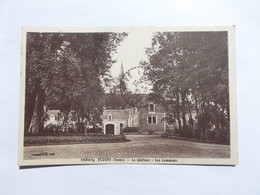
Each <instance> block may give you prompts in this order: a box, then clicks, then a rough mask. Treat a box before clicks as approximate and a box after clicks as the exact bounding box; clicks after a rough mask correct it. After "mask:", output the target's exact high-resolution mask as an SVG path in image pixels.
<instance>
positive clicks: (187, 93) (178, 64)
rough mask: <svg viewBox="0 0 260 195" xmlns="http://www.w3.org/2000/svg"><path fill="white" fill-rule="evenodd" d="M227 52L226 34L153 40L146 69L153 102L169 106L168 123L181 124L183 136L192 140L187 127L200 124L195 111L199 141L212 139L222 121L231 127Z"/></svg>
mask: <svg viewBox="0 0 260 195" xmlns="http://www.w3.org/2000/svg"><path fill="white" fill-rule="evenodd" d="M227 49H228V48H227V33H226V32H159V33H156V34H155V35H154V37H153V41H152V47H151V48H148V49H147V51H146V54H147V55H148V61H147V62H142V66H143V67H144V69H145V74H146V75H147V77H148V79H150V80H151V81H152V83H153V92H154V93H153V98H154V99H155V100H156V101H157V103H160V104H161V105H163V106H164V107H165V109H166V112H167V114H166V116H167V117H166V120H168V122H170V121H177V123H178V128H179V129H178V130H179V132H180V133H181V135H182V136H191V132H190V130H191V129H190V128H189V127H190V126H189V125H188V123H187V122H188V121H189V123H190V124H191V123H192V121H194V120H195V119H194V118H192V114H191V112H192V111H195V112H196V115H197V126H198V130H199V131H200V133H199V134H200V136H199V138H203V139H209V129H210V128H211V126H213V125H214V126H215V127H217V128H218V127H220V126H221V125H220V118H222V122H223V121H225V122H223V124H224V123H225V124H228V120H229V98H228V50H227ZM156 96H157V98H155V97H156ZM187 116H188V120H187ZM225 128H226V129H228V128H229V127H225Z"/></svg>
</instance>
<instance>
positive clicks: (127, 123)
mask: <svg viewBox="0 0 260 195" xmlns="http://www.w3.org/2000/svg"><path fill="white" fill-rule="evenodd" d="M164 117H165V112H164V110H163V108H162V107H160V106H158V105H156V104H154V103H152V102H150V103H148V105H147V106H146V107H142V108H135V107H132V108H126V109H105V110H104V112H103V115H102V119H103V131H104V134H115V135H119V134H121V133H122V131H123V129H124V128H126V127H136V128H138V130H139V133H141V134H148V133H152V134H161V133H163V132H164V131H165V130H166V122H165V121H164V120H163V119H164Z"/></svg>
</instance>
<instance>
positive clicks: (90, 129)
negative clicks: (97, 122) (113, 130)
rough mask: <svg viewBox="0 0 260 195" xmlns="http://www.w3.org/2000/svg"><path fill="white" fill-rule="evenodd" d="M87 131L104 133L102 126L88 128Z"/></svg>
mask: <svg viewBox="0 0 260 195" xmlns="http://www.w3.org/2000/svg"><path fill="white" fill-rule="evenodd" d="M87 133H102V128H97V127H93V128H89V129H87Z"/></svg>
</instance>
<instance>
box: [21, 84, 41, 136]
mask: <svg viewBox="0 0 260 195" xmlns="http://www.w3.org/2000/svg"><path fill="white" fill-rule="evenodd" d="M39 87H40V82H39V80H37V81H36V83H35V86H34V89H33V92H32V93H27V94H26V101H25V124H24V131H25V133H26V132H28V131H29V128H30V124H31V121H32V118H33V114H34V111H35V104H36V98H37V95H38V93H39Z"/></svg>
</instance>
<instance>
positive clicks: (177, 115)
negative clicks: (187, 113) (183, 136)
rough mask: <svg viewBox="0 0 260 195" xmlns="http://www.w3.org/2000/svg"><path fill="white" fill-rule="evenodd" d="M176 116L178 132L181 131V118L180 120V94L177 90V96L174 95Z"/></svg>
mask: <svg viewBox="0 0 260 195" xmlns="http://www.w3.org/2000/svg"><path fill="white" fill-rule="evenodd" d="M176 99H177V100H176V118H177V121H178V126H179V133H180V132H181V120H180V95H179V91H178V90H177V97H176Z"/></svg>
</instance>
